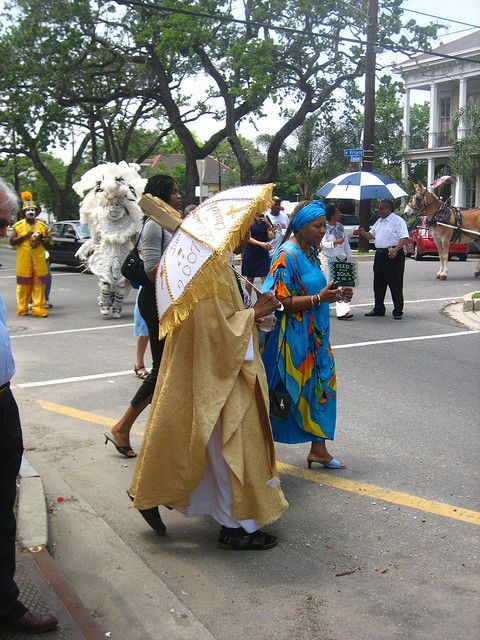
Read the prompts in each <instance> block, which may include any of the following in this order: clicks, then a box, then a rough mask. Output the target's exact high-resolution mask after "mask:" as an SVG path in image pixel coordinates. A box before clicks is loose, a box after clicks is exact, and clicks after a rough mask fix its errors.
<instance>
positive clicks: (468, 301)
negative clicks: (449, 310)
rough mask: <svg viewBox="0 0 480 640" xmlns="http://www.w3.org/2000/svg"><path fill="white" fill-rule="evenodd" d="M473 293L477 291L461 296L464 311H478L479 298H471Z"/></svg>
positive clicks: (479, 306) (479, 309)
mask: <svg viewBox="0 0 480 640" xmlns="http://www.w3.org/2000/svg"><path fill="white" fill-rule="evenodd" d="M474 293H478V292H477V291H473V292H472V293H467V294H466V295H465V296H463V310H464V311H465V312H468V311H476V312H480V298H473V294H474Z"/></svg>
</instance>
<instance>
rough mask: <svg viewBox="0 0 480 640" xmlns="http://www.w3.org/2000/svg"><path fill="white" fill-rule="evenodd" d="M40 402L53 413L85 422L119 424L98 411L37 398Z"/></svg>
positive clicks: (109, 425)
mask: <svg viewBox="0 0 480 640" xmlns="http://www.w3.org/2000/svg"><path fill="white" fill-rule="evenodd" d="M37 402H38V404H39V405H40V406H41V407H42V409H45V410H46V411H52V412H53V413H60V414H61V415H64V416H70V417H71V418H77V419H78V420H84V421H85V422H93V423H94V424H101V425H103V426H104V427H113V425H114V424H117V422H118V420H115V418H107V416H100V415H98V414H97V413H90V412H88V411H82V410H81V409H75V408H74V407H67V406H65V405H63V404H55V403H54V402H46V401H45V400H37ZM132 433H134V434H135V435H139V436H143V431H132Z"/></svg>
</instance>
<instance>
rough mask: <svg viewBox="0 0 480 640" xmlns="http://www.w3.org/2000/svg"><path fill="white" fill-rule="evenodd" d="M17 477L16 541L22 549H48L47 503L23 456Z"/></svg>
mask: <svg viewBox="0 0 480 640" xmlns="http://www.w3.org/2000/svg"><path fill="white" fill-rule="evenodd" d="M19 475H20V487H19V491H18V515H17V541H18V543H19V545H20V547H21V548H22V549H32V548H38V547H48V517H47V503H46V501H45V493H44V490H43V482H42V479H41V477H40V475H39V474H38V473H37V472H36V471H35V469H34V468H33V467H32V466H31V465H30V463H29V462H28V460H27V459H26V458H25V456H24V457H23V458H22V464H21V467H20V473H19Z"/></svg>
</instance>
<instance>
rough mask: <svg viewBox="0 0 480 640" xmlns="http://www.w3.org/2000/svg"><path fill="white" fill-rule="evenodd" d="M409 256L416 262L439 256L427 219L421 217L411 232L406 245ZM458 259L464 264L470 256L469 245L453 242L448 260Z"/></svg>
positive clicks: (449, 249)
mask: <svg viewBox="0 0 480 640" xmlns="http://www.w3.org/2000/svg"><path fill="white" fill-rule="evenodd" d="M405 253H406V255H407V256H409V257H411V256H413V257H414V258H415V260H422V258H423V256H438V250H437V245H436V244H435V241H434V239H433V238H432V234H431V231H430V229H429V228H428V227H427V218H426V217H425V216H422V217H421V221H420V224H419V225H418V226H417V227H414V228H413V229H412V230H411V231H410V236H409V238H408V241H407V244H406V245H405ZM454 256H455V257H457V258H458V259H459V260H461V261H462V262H464V261H465V260H466V259H467V256H468V244H463V243H458V242H453V243H450V246H449V248H448V259H449V260H450V259H451V258H452V257H454Z"/></svg>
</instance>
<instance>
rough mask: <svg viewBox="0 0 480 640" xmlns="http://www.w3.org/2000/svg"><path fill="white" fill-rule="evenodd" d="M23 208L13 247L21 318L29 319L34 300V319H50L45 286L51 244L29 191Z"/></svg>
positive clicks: (11, 238)
mask: <svg viewBox="0 0 480 640" xmlns="http://www.w3.org/2000/svg"><path fill="white" fill-rule="evenodd" d="M21 197H22V202H23V208H22V210H21V213H20V216H21V217H22V219H20V220H19V221H18V222H16V223H15V224H14V225H13V227H12V229H13V233H12V235H11V237H10V244H11V245H12V247H15V249H16V251H17V263H16V275H17V316H26V315H27V312H28V302H29V300H30V297H31V299H32V316H35V317H37V318H46V317H47V315H48V313H47V309H46V300H45V285H46V284H47V278H48V267H47V260H46V255H45V247H47V246H48V245H49V244H50V236H49V235H48V232H47V226H46V224H45V223H44V222H42V220H37V216H38V214H39V213H40V207H39V206H38V205H37V204H36V202H34V200H33V197H32V194H31V193H30V192H29V191H23V192H22V194H21Z"/></svg>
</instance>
